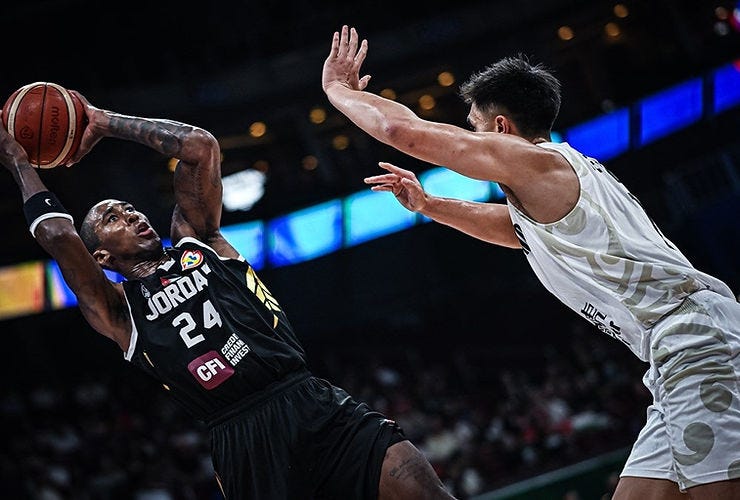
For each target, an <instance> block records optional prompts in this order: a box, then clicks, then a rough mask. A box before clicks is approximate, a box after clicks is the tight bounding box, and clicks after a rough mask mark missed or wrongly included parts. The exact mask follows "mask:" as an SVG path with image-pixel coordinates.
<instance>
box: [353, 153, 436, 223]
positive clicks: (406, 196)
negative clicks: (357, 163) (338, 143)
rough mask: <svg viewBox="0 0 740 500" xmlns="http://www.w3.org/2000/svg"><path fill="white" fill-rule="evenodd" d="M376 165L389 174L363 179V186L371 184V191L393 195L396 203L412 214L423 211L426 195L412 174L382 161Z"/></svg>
mask: <svg viewBox="0 0 740 500" xmlns="http://www.w3.org/2000/svg"><path fill="white" fill-rule="evenodd" d="M378 165H380V167H381V168H384V169H386V170H387V171H388V172H389V173H387V174H380V175H374V176H372V177H365V184H372V187H371V188H370V189H371V190H373V191H389V192H391V193H393V195H394V196H395V197H396V199H397V200H398V202H399V203H400V204H401V205H403V206H404V207H405V208H406V209H408V210H411V211H412V212H418V211H420V210H423V209H424V207H425V206H426V204H427V194H426V192H425V191H424V188H422V187H421V183H420V182H419V180H418V179H417V178H416V175H414V173H413V172H411V171H410V170H404V169H402V168H399V167H397V166H395V165H393V164H391V163H386V162H384V161H381V162H379V163H378Z"/></svg>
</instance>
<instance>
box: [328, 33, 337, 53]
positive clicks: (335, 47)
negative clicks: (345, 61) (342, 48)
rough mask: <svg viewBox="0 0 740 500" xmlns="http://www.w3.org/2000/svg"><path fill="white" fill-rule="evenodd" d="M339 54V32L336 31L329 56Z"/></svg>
mask: <svg viewBox="0 0 740 500" xmlns="http://www.w3.org/2000/svg"><path fill="white" fill-rule="evenodd" d="M337 54H339V32H338V31H335V32H334V36H333V37H332V39H331V49H329V57H337Z"/></svg>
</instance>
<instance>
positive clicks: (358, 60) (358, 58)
mask: <svg viewBox="0 0 740 500" xmlns="http://www.w3.org/2000/svg"><path fill="white" fill-rule="evenodd" d="M366 56H367V40H363V41H362V43H361V44H360V50H358V51H357V55H355V65H357V67H358V68H359V67H360V66H362V63H363V62H365V57H366Z"/></svg>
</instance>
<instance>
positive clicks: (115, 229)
mask: <svg viewBox="0 0 740 500" xmlns="http://www.w3.org/2000/svg"><path fill="white" fill-rule="evenodd" d="M95 218H96V220H95V233H96V234H97V236H98V238H99V239H100V248H104V249H106V250H108V252H110V253H111V254H112V255H115V256H117V257H124V258H131V257H134V256H136V255H146V254H147V253H148V252H151V251H155V250H159V249H161V248H162V241H161V240H160V238H159V235H158V234H157V232H156V231H155V230H154V228H152V226H151V225H150V224H149V219H147V217H146V216H145V215H144V214H142V213H141V212H139V211H137V210H136V209H135V208H134V206H133V205H131V204H130V203H127V202H125V201H120V200H105V201H101V202H100V203H98V205H97V206H96V207H95Z"/></svg>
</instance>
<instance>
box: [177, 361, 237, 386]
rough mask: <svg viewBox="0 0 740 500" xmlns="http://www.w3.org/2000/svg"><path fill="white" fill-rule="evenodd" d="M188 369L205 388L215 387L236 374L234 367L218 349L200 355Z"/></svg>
mask: <svg viewBox="0 0 740 500" xmlns="http://www.w3.org/2000/svg"><path fill="white" fill-rule="evenodd" d="M188 371H189V372H190V374H191V375H192V376H193V377H195V380H197V381H198V383H199V384H200V385H202V386H203V388H204V389H207V390H209V391H210V390H211V389H215V388H216V387H218V386H219V385H221V384H223V383H224V382H225V381H226V380H227V379H228V378H229V377H231V376H232V375H233V374H234V368H232V366H231V365H230V364H229V363H228V362H227V361H226V360H225V359H224V358H223V357H222V356H221V355H220V354H219V353H218V352H216V351H210V352H207V353H205V354H204V355H202V356H198V357H197V358H195V359H194V360H192V361H191V362H190V363H189V364H188Z"/></svg>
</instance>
